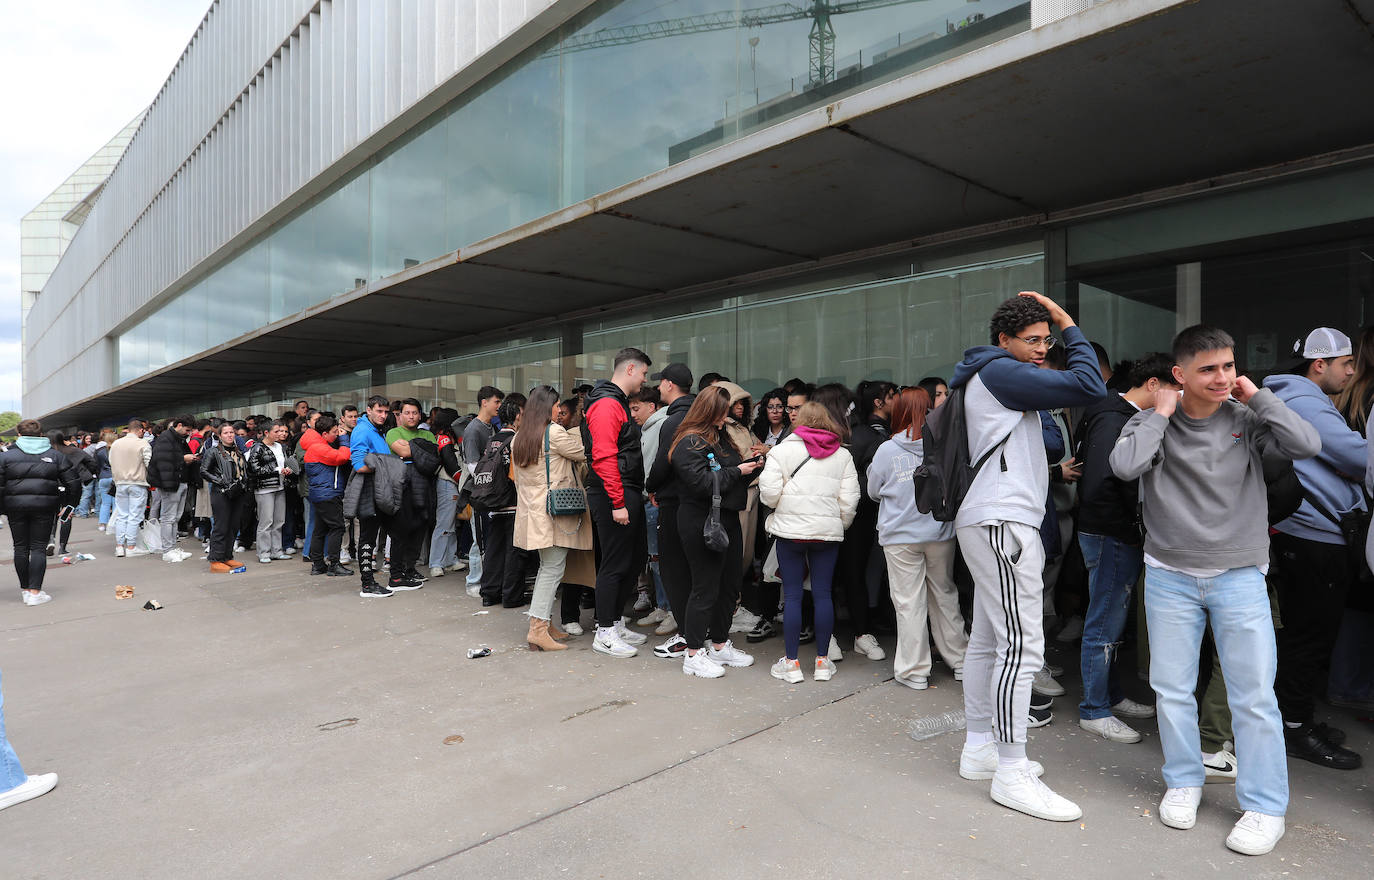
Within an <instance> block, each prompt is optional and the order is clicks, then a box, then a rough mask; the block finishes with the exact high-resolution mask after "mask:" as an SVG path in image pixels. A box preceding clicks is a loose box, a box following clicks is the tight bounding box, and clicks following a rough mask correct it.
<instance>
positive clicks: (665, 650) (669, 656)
mask: <svg viewBox="0 0 1374 880" xmlns="http://www.w3.org/2000/svg"><path fill="white" fill-rule="evenodd" d="M686 653H687V640H686V639H684V638H683V637H682V634H681V633H679V634H677V635H675V636H672V637H671V638H669V639H668V641H666V642H664V643H663V644H661V645H654V656H655V657H658V658H659V659H662V660H676V659H677V658H678V657H681V656H683V655H684V654H686Z"/></svg>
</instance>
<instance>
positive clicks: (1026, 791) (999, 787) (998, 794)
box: [992, 766, 1083, 822]
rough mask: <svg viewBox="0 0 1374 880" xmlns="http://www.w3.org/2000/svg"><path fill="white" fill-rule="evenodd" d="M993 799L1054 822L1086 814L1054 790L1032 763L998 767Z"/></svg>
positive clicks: (993, 778)
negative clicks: (1033, 768) (1035, 772)
mask: <svg viewBox="0 0 1374 880" xmlns="http://www.w3.org/2000/svg"><path fill="white" fill-rule="evenodd" d="M992 799H993V800H994V801H996V802H997V803H999V804H1001V805H1002V806H1004V807H1008V808H1010V809H1013V810H1017V811H1018V812H1022V813H1025V814H1026V815H1027V816H1034V817H1035V818H1037V819H1046V820H1048V821H1050V822H1072V821H1074V820H1076V819H1080V818H1082V816H1083V811H1082V810H1081V809H1079V807H1078V804H1075V803H1074V802H1073V801H1071V800H1069V799H1068V798H1065V797H1060V796H1059V795H1057V794H1055V793H1054V792H1053V791H1051V790H1050V787H1049V786H1048V785H1046V784H1045V783H1043V782H1041V781H1040V780H1039V779H1038V778H1037V777H1036V775H1035V774H1034V773H1033V772H1031V769H1030V767H1029V766H1027V767H1017V768H1016V769H1014V770H1011V769H1005V770H1004V769H1002V768H1001V767H998V768H997V772H996V773H994V774H993V775H992Z"/></svg>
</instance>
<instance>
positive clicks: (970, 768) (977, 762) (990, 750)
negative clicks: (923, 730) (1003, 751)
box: [959, 742, 1045, 779]
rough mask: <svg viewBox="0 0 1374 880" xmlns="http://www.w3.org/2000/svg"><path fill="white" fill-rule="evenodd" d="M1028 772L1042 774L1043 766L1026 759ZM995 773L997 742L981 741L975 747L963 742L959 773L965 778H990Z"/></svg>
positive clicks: (1043, 772)
mask: <svg viewBox="0 0 1374 880" xmlns="http://www.w3.org/2000/svg"><path fill="white" fill-rule="evenodd" d="M1026 764H1027V765H1028V766H1029V767H1030V772H1032V773H1034V774H1035V775H1036V776H1044V775H1045V768H1044V767H1043V766H1042V765H1041V764H1040V762H1039V761H1029V760H1028V761H1027V762H1026ZM996 774H997V743H995V742H989V743H983V744H982V745H981V746H977V747H976V748H970V747H969V744H968V743H967V742H966V743H964V750H963V751H962V752H960V753H959V775H960V776H962V777H964V778H965V779H991V778H992V777H993V776H995V775H996Z"/></svg>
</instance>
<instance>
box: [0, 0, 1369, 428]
mask: <svg viewBox="0 0 1374 880" xmlns="http://www.w3.org/2000/svg"><path fill="white" fill-rule="evenodd" d="M1371 23H1374V0H1307V2H1304V3H1301V4H1294V3H1284V2H1254V3H1247V4H1242V5H1237V4H1230V3H1204V2H1196V0H1102V2H1096V3H1094V2H1090V0H1058V2H1054V0H1046V2H1040V0H1031V2H1024V0H848V2H845V0H795V2H792V3H773V4H768V3H765V2H762V0H676V2H667V3H665V2H663V0H591V2H588V0H426V2H416V3H412V2H398V0H216V2H215V3H214V4H213V5H212V6H211V8H210V10H209V12H208V13H207V14H206V16H205V19H204V21H203V22H202V24H201V26H200V28H199V30H198V31H197V33H196V35H195V37H194V38H193V39H192V41H191V43H190V44H189V45H188V46H187V48H186V50H185V53H184V54H183V56H182V58H181V60H180V61H179V62H178V64H177V66H176V68H175V69H174V70H173V72H172V74H171V76H170V77H169V78H168V80H167V82H166V84H165V85H164V86H163V88H162V90H161V92H160V93H159V95H158V96H157V98H156V100H155V101H154V102H153V104H152V105H151V107H150V108H149V109H148V111H147V113H146V115H145V116H144V118H143V119H142V122H141V123H140V124H139V125H138V128H137V130H136V131H135V132H134V134H133V137H132V139H131V140H130V142H129V144H128V147H127V149H126V150H125V151H124V153H123V155H122V157H121V158H120V160H119V163H118V165H117V166H116V167H115V168H114V170H113V172H112V173H111V174H110V176H109V178H108V180H107V181H106V183H105V186H104V188H103V190H102V191H101V192H100V194H99V197H98V198H97V199H96V200H95V202H94V204H93V206H92V208H91V210H90V213H89V216H88V217H87V218H86V221H85V223H84V225H83V226H82V227H81V228H80V230H79V231H78V232H77V233H76V235H75V236H74V238H73V239H72V241H71V243H70V246H68V247H67V249H66V251H65V253H64V254H63V256H62V258H61V260H60V261H59V262H58V264H57V266H56V267H55V268H54V270H53V271H52V274H51V277H50V278H49V280H48V282H47V284H46V285H45V286H44V287H43V289H42V292H41V294H40V295H39V296H38V297H37V298H36V300H35V301H34V302H33V304H32V308H31V310H30V311H29V313H28V317H27V326H26V334H25V347H26V350H25V356H26V362H25V390H24V395H25V397H24V405H25V412H26V414H30V415H35V416H38V417H42V418H44V419H45V420H47V421H49V422H51V423H53V424H64V423H69V424H82V425H85V426H88V427H90V426H94V425H96V424H109V423H113V422H115V421H118V420H120V419H122V418H125V417H127V416H129V415H134V414H140V415H145V416H151V415H157V414H166V413H170V412H173V411H179V410H192V411H201V412H209V411H213V412H220V413H235V414H239V413H245V412H249V411H255V412H256V411H269V412H270V411H272V410H273V409H274V408H275V407H276V406H277V405H278V404H281V405H289V403H290V402H291V401H293V400H295V399H297V398H300V397H306V398H310V399H311V400H312V401H319V402H320V403H321V404H323V405H324V406H325V407H337V406H338V405H340V404H342V403H345V402H348V403H352V402H357V401H358V400H359V399H361V398H362V397H365V396H366V395H367V394H369V393H373V392H380V393H384V394H387V395H390V396H392V397H398V396H414V397H417V398H420V399H421V400H422V401H424V402H426V403H427V404H444V405H453V406H457V407H460V408H464V409H467V408H470V407H471V405H472V403H473V397H474V393H475V391H476V390H477V388H478V387H480V386H481V385H484V384H495V385H497V386H500V387H502V388H504V389H507V390H512V389H518V390H526V389H528V388H529V387H531V386H532V385H534V384H537V383H540V382H548V383H551V384H553V385H555V386H557V387H559V388H560V389H562V390H565V391H566V390H567V389H568V388H570V387H571V386H572V385H574V384H578V383H580V382H582V381H584V380H592V379H595V378H599V377H603V376H606V375H608V374H609V371H610V359H611V356H612V355H613V354H614V352H615V351H616V350H617V349H619V348H621V347H622V346H625V345H635V346H638V347H640V348H643V349H644V350H645V351H648V352H649V353H650V355H651V356H652V357H653V358H654V360H655V361H656V362H657V363H660V364H661V363H664V362H667V361H669V360H684V361H686V362H687V363H689V364H690V365H691V366H692V367H693V369H694V370H696V371H697V372H698V373H700V372H704V371H706V370H715V371H718V372H721V373H725V374H727V375H729V376H731V377H732V378H734V379H735V380H736V381H738V382H740V383H741V384H743V385H744V386H745V387H746V388H748V389H750V390H751V391H753V392H754V393H755V394H758V393H760V392H762V391H764V390H767V389H768V388H772V387H774V386H776V385H778V384H780V383H781V382H782V381H784V380H786V379H788V378H790V377H792V376H801V377H804V378H807V379H810V380H815V381H831V380H840V381H844V382H847V383H850V384H853V383H856V382H857V381H858V380H860V379H862V378H867V377H879V378H889V379H895V380H899V381H906V382H914V381H916V380H918V379H920V378H921V377H923V376H925V375H928V374H932V373H934V374H942V373H947V372H948V371H949V370H950V369H951V367H952V365H953V363H954V362H955V361H957V360H958V358H959V357H960V353H961V352H962V350H963V349H964V348H965V347H967V346H968V345H971V344H976V343H980V342H983V341H985V338H986V325H987V318H988V315H989V313H990V311H991V309H992V307H993V306H994V305H995V304H996V303H997V302H999V301H1000V300H1001V299H1003V298H1005V297H1006V296H1008V295H1010V294H1012V293H1014V292H1015V291H1017V290H1021V289H1040V290H1044V291H1046V292H1048V293H1050V295H1052V296H1054V297H1055V298H1057V299H1059V300H1060V301H1062V302H1064V303H1066V304H1067V306H1068V307H1069V309H1070V311H1071V312H1073V313H1074V314H1076V315H1077V316H1078V318H1079V321H1080V323H1081V324H1082V325H1083V326H1084V328H1085V329H1086V330H1087V332H1088V333H1089V335H1090V336H1091V337H1092V338H1094V339H1096V340H1098V341H1100V342H1102V343H1103V344H1104V345H1105V346H1106V347H1107V349H1108V350H1109V352H1110V353H1111V355H1112V357H1113V358H1114V359H1115V358H1123V357H1131V356H1136V355H1139V354H1142V353H1144V352H1145V351H1148V350H1153V349H1159V348H1162V347H1166V346H1167V344H1168V342H1169V339H1170V338H1171V337H1172V335H1173V333H1174V332H1175V331H1176V329H1177V328H1178V327H1180V326H1183V325H1186V324H1189V323H1194V322H1197V321H1199V320H1205V321H1208V322H1213V323H1217V324H1220V325H1222V326H1224V327H1226V328H1228V329H1229V330H1230V331H1231V332H1232V333H1233V335H1235V336H1236V338H1237V344H1238V351H1237V355H1238V357H1239V360H1240V362H1241V366H1242V368H1244V369H1247V370H1250V371H1252V372H1254V373H1256V374H1262V373H1264V372H1265V371H1268V370H1272V369H1274V368H1276V367H1277V366H1279V365H1281V363H1282V362H1283V360H1284V354H1285V352H1286V350H1287V345H1288V344H1291V341H1292V338H1296V336H1297V335H1299V334H1300V333H1301V332H1302V331H1303V330H1305V329H1306V328H1309V327H1312V326H1317V325H1320V324H1325V325H1330V326H1335V327H1340V328H1342V329H1344V330H1346V331H1347V332H1350V333H1351V334H1352V335H1355V333H1356V331H1357V330H1358V328H1359V327H1361V326H1363V325H1364V324H1366V323H1369V322H1370V321H1371V314H1370V309H1371V306H1374V114H1371V113H1369V112H1367V111H1365V110H1363V109H1362V105H1361V103H1360V101H1359V100H1358V98H1357V97H1356V96H1359V95H1363V94H1367V93H1369V92H1370V89H1371V87H1374V24H1371Z"/></svg>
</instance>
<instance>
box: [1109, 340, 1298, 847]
mask: <svg viewBox="0 0 1374 880" xmlns="http://www.w3.org/2000/svg"><path fill="white" fill-rule="evenodd" d="M1234 346H1235V343H1234V341H1233V340H1232V339H1231V337H1230V335H1229V334H1227V333H1226V332H1225V331H1223V330H1218V329H1216V328H1214V327H1206V326H1202V325H1197V326H1193V327H1189V328H1187V329H1185V330H1183V331H1182V332H1181V333H1179V334H1178V336H1177V337H1176V338H1175V339H1174V346H1173V355H1174V361H1175V365H1174V370H1173V372H1174V378H1175V379H1177V380H1178V383H1179V384H1180V385H1181V386H1182V387H1183V392H1182V395H1181V396H1180V394H1179V393H1178V392H1176V391H1173V390H1171V389H1161V390H1160V391H1158V392H1156V394H1155V406H1154V408H1153V409H1149V410H1145V411H1144V412H1141V413H1138V414H1137V415H1135V416H1134V417H1132V418H1131V420H1130V421H1129V422H1127V423H1126V427H1125V428H1123V429H1122V431H1121V436H1120V438H1119V439H1118V440H1117V442H1116V446H1115V447H1114V448H1113V449H1112V454H1111V466H1112V470H1113V471H1114V472H1115V473H1116V475H1117V477H1119V478H1121V479H1123V480H1134V479H1136V478H1137V477H1139V478H1140V496H1141V499H1142V501H1143V514H1144V521H1145V530H1146V536H1145V613H1146V617H1147V620H1148V622H1149V631H1150V686H1151V687H1153V688H1154V691H1155V694H1156V696H1157V701H1156V708H1157V709H1158V712H1159V738H1160V742H1161V744H1162V745H1163V747H1164V781H1165V784H1166V785H1167V786H1168V790H1167V791H1166V792H1165V794H1164V799H1163V800H1162V801H1161V802H1160V805H1159V817H1160V821H1162V822H1163V823H1164V824H1165V825H1168V826H1169V827H1171V828H1183V829H1186V828H1191V827H1193V824H1194V822H1196V820H1197V807H1198V803H1199V802H1200V801H1201V799H1202V786H1203V782H1204V780H1205V772H1204V770H1203V766H1202V755H1201V754H1200V753H1199V751H1198V720H1197V701H1196V699H1195V697H1194V690H1195V688H1196V687H1197V676H1198V656H1199V651H1200V647H1201V641H1202V633H1203V630H1204V629H1205V628H1206V626H1207V623H1208V622H1209V621H1210V623H1211V625H1212V633H1213V637H1214V638H1215V641H1216V647H1217V652H1218V654H1219V655H1220V657H1221V668H1222V672H1223V673H1224V674H1225V676H1226V686H1227V692H1228V702H1229V703H1230V706H1231V715H1232V719H1233V724H1234V727H1235V736H1236V753H1237V755H1239V756H1240V758H1241V760H1240V762H1239V763H1240V768H1239V774H1238V776H1237V779H1236V799H1237V800H1238V801H1239V802H1240V806H1241V809H1243V810H1244V811H1245V814H1244V815H1243V816H1242V817H1241V819H1240V821H1239V822H1237V823H1236V826H1235V828H1234V829H1233V830H1232V831H1231V834H1230V836H1229V837H1227V838H1226V845H1227V846H1228V847H1230V848H1231V849H1232V850H1235V851H1236V852H1239V853H1244V854H1246V855H1262V854H1264V853H1267V852H1269V851H1270V850H1272V849H1273V848H1274V845H1275V844H1276V843H1278V841H1279V838H1280V837H1282V836H1283V832H1284V819H1283V817H1284V814H1285V813H1286V812H1287V809H1288V763H1287V757H1286V756H1285V754H1284V738H1283V723H1282V721H1281V720H1280V718H1279V708H1278V702H1277V700H1276V699H1275V696H1274V674H1275V667H1276V660H1275V647H1274V627H1273V623H1272V620H1271V616H1270V608H1269V595H1268V592H1267V591H1266V589H1265V583H1264V573H1265V571H1266V570H1267V569H1268V566H1269V524H1268V520H1267V516H1266V512H1267V509H1268V506H1267V503H1266V500H1265V487H1264V475H1263V474H1264V472H1263V466H1262V462H1261V459H1262V457H1263V456H1264V455H1265V454H1266V453H1267V454H1276V455H1282V456H1286V457H1288V458H1294V459H1304V458H1311V457H1312V456H1314V455H1316V454H1317V453H1318V452H1319V451H1321V438H1320V436H1318V434H1317V431H1316V429H1314V428H1313V427H1312V426H1311V425H1309V424H1308V423H1307V422H1305V421H1303V420H1302V418H1300V417H1299V416H1298V415H1297V414H1296V413H1294V412H1293V411H1292V410H1290V409H1289V408H1288V407H1286V406H1284V404H1283V402H1282V401H1280V400H1279V399H1278V398H1277V397H1275V396H1274V392H1272V391H1270V390H1268V389H1264V390H1259V389H1257V388H1256V387H1255V384H1254V383H1253V382H1251V381H1250V380H1249V379H1248V378H1246V377H1244V376H1239V377H1238V376H1237V375H1236V362H1235V355H1234V353H1233V349H1234Z"/></svg>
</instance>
